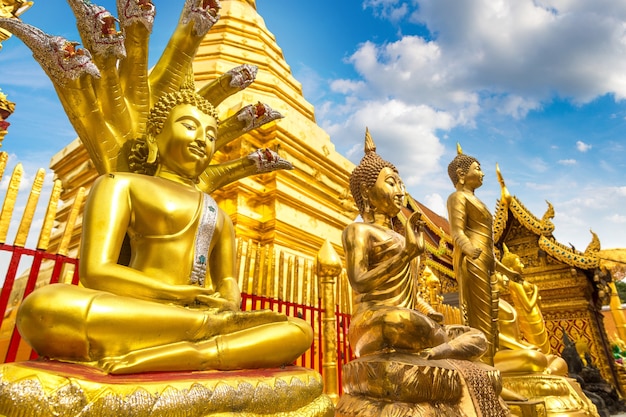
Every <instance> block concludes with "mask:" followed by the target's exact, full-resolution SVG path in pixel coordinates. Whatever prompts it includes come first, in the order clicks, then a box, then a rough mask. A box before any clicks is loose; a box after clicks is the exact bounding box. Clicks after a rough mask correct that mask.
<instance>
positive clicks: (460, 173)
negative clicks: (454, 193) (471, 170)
mask: <svg viewBox="0 0 626 417" xmlns="http://www.w3.org/2000/svg"><path fill="white" fill-rule="evenodd" d="M456 176H457V178H458V179H459V181H458V183H459V184H461V185H463V184H465V172H463V170H462V169H461V168H457V169H456Z"/></svg>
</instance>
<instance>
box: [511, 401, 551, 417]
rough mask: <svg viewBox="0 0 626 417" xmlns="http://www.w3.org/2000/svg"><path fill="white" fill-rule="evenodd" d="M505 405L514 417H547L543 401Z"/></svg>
mask: <svg viewBox="0 0 626 417" xmlns="http://www.w3.org/2000/svg"><path fill="white" fill-rule="evenodd" d="M506 405H508V406H509V410H511V413H512V414H513V415H514V416H516V417H548V412H547V411H546V404H545V403H544V402H543V401H507V402H506Z"/></svg>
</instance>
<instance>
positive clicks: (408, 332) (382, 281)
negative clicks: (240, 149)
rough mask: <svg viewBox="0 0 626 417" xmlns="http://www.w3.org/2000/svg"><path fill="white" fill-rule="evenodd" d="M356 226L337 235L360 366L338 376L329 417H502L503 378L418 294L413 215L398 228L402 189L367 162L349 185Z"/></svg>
mask: <svg viewBox="0 0 626 417" xmlns="http://www.w3.org/2000/svg"><path fill="white" fill-rule="evenodd" d="M350 189H351V192H352V195H353V197H354V199H355V202H356V204H357V207H358V208H359V211H360V213H361V217H362V221H358V222H355V223H352V224H350V225H348V227H347V228H346V229H345V230H344V233H343V245H344V250H345V254H346V255H345V256H346V269H347V275H348V279H349V281H350V284H351V286H352V288H353V291H354V293H355V308H354V313H353V316H352V319H351V322H350V327H349V329H348V339H349V341H350V345H351V347H352V349H353V350H354V353H355V354H356V356H357V357H358V359H356V360H354V361H352V362H350V363H348V364H346V365H345V366H344V368H343V379H342V384H343V387H342V388H343V395H342V396H341V398H340V400H339V403H338V404H337V411H336V414H335V415H336V416H342V417H343V416H380V415H398V416H434V415H441V416H443V415H445V416H478V415H480V416H505V415H508V410H507V409H506V407H505V406H503V404H502V402H501V400H500V398H499V393H500V390H501V381H500V375H499V373H498V372H497V370H495V369H494V368H492V367H489V366H486V365H484V364H482V363H480V362H477V359H478V358H480V356H481V355H482V354H484V352H485V350H486V348H487V343H486V339H485V336H484V335H483V334H482V333H481V332H479V331H477V330H475V329H471V328H469V327H466V326H443V325H441V324H440V323H439V322H440V321H441V320H442V319H443V317H442V315H441V314H440V313H437V312H436V311H435V310H434V309H433V308H432V307H431V306H430V305H429V304H428V303H426V301H425V300H423V299H422V298H421V297H420V296H419V295H418V294H417V291H416V290H417V288H416V285H417V282H416V277H414V276H413V274H412V271H413V270H415V269H414V268H412V265H411V264H412V263H413V262H417V261H418V257H419V255H420V254H421V253H423V251H424V237H423V223H422V221H421V220H420V215H419V214H418V213H416V214H412V215H411V216H410V217H409V219H408V221H407V222H406V224H404V225H402V224H400V222H399V220H398V216H397V215H398V213H399V212H400V211H401V210H402V208H403V206H404V198H405V189H404V184H403V183H402V180H401V178H400V176H399V175H398V171H397V169H396V168H395V166H393V164H391V163H389V162H387V161H385V160H383V159H382V158H381V157H380V156H378V154H376V147H375V146H374V142H373V140H372V138H371V136H370V134H369V132H368V131H366V137H365V156H364V157H363V159H362V160H361V162H360V164H359V165H358V166H357V167H356V168H355V169H354V171H353V173H352V175H351V177H350Z"/></svg>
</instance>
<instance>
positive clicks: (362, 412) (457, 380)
mask: <svg viewBox="0 0 626 417" xmlns="http://www.w3.org/2000/svg"><path fill="white" fill-rule="evenodd" d="M342 386H343V392H344V394H343V395H342V396H341V398H340V399H339V403H338V404H337V410H336V412H335V416H336V417H357V416H358V417H378V416H383V415H385V416H386V415H389V416H397V417H409V416H411V417H415V416H419V417H478V416H481V417H502V416H508V415H509V414H510V413H509V411H508V408H507V407H506V405H505V404H504V402H503V401H502V400H501V399H500V397H499V394H500V391H501V390H502V383H501V380H500V373H499V372H498V371H497V370H496V369H495V368H492V367H490V366H487V365H484V364H481V363H475V362H470V361H462V360H450V359H444V360H426V359H421V358H418V357H416V356H413V355H406V354H399V353H392V354H381V355H371V356H364V357H361V358H359V359H357V360H354V361H352V362H350V363H348V364H346V365H344V367H343V382H342Z"/></svg>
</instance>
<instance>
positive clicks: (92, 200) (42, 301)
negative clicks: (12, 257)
mask: <svg viewBox="0 0 626 417" xmlns="http://www.w3.org/2000/svg"><path fill="white" fill-rule="evenodd" d="M217 127H218V120H217V114H216V112H215V110H214V108H213V106H212V105H211V103H209V102H208V101H207V100H206V99H204V98H203V97H201V96H199V95H197V94H196V93H195V92H194V90H193V89H192V88H190V87H187V88H185V87H183V88H181V90H180V91H178V92H175V93H171V94H167V95H165V96H163V97H162V98H161V99H160V100H159V101H158V102H157V103H156V104H155V106H154V107H153V109H152V110H151V113H150V115H149V117H148V126H147V134H146V138H145V141H142V142H141V146H138V147H137V150H136V152H135V153H134V157H135V161H134V165H135V166H144V167H146V171H152V172H154V175H142V174H138V173H115V174H108V175H104V176H102V177H100V178H98V180H97V181H96V182H95V183H94V185H93V187H92V189H91V192H90V195H89V199H88V201H87V204H86V207H85V214H84V221H83V237H82V248H81V262H80V279H81V284H82V286H80V287H77V286H70V285H66V284H56V285H49V286H46V287H42V288H40V289H38V290H36V291H34V292H33V293H32V294H31V295H30V296H29V297H27V298H26V300H25V301H24V303H23V304H22V306H21V308H20V311H19V314H18V319H17V320H18V326H19V330H20V333H21V334H22V336H23V337H24V338H25V339H26V340H27V341H28V342H29V343H30V344H31V346H32V347H33V348H34V349H35V351H36V352H37V353H38V354H39V355H40V356H43V357H48V358H51V359H58V360H62V361H70V362H79V363H87V364H91V365H94V366H97V367H99V368H101V369H103V370H105V371H107V372H110V373H136V372H146V371H188V370H205V369H217V370H229V369H247V368H262V367H277V366H281V365H284V364H289V363H291V362H293V361H294V360H295V359H296V358H297V357H299V356H300V355H301V354H302V353H303V352H305V351H306V350H307V349H308V348H309V347H310V345H311V342H312V338H313V333H312V330H311V327H310V326H309V325H308V324H307V323H306V322H304V321H303V320H300V319H297V318H288V317H286V316H285V315H283V314H279V313H275V312H272V311H254V312H241V311H239V309H240V302H241V294H240V290H239V288H238V286H237V281H236V273H237V271H236V259H235V256H236V254H235V235H234V228H233V225H232V222H231V220H230V217H229V216H228V215H226V214H225V213H224V212H223V211H222V210H221V209H220V208H219V207H218V206H217V204H216V203H215V201H214V200H213V199H212V198H211V197H210V196H209V195H207V194H205V193H203V192H201V191H200V190H199V189H198V188H197V187H196V183H197V179H198V176H199V175H200V174H201V173H202V172H203V171H204V170H205V169H206V168H207V166H208V165H209V162H210V160H211V158H212V156H213V152H214V151H215V137H216V133H217ZM146 148H147V149H146ZM143 157H145V159H146V160H145V161H141V158H143ZM138 160H139V163H138ZM144 162H145V163H144ZM130 165H131V167H132V166H133V163H132V161H131V164H130ZM125 236H128V238H129V240H130V247H131V255H130V260H129V262H128V265H123V264H119V263H118V259H119V256H120V251H121V248H122V245H123V241H124V238H125Z"/></svg>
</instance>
